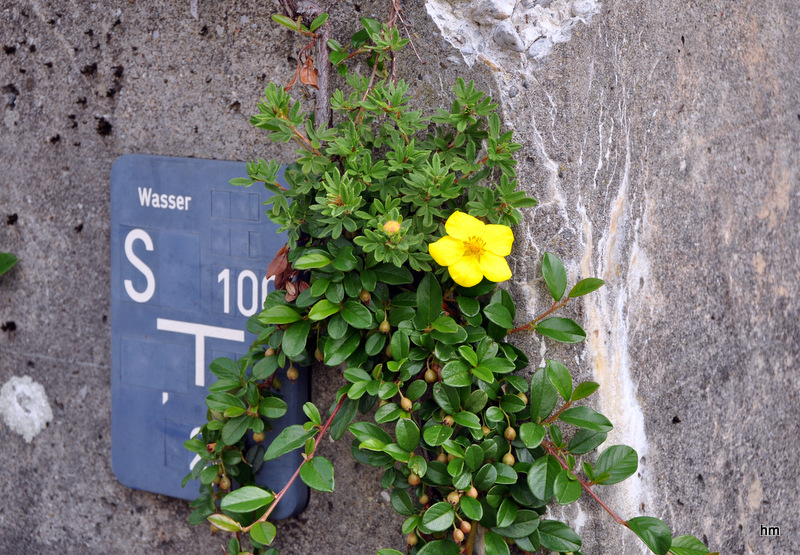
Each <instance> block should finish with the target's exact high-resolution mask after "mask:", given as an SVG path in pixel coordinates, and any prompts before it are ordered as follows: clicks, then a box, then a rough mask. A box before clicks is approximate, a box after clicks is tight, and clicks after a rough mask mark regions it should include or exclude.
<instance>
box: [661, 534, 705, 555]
mask: <svg viewBox="0 0 800 555" xmlns="http://www.w3.org/2000/svg"><path fill="white" fill-rule="evenodd" d="M669 552H670V553H673V554H674V555H705V554H706V553H708V552H709V551H708V548H707V547H706V546H705V545H704V544H703V542H701V541H700V540H698V539H697V538H695V537H694V536H689V535H685V536H676V537H674V538H672V546H671V547H670V548H669Z"/></svg>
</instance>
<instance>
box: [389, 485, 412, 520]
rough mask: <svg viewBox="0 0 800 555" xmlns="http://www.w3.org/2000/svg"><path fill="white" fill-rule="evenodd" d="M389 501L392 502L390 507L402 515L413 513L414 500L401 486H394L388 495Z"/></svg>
mask: <svg viewBox="0 0 800 555" xmlns="http://www.w3.org/2000/svg"><path fill="white" fill-rule="evenodd" d="M389 501H390V502H391V503H392V508H394V510H395V511H397V512H398V514H401V515H403V516H411V515H413V514H414V502H413V501H412V500H411V496H410V495H408V492H407V491H406V490H404V489H401V488H394V489H393V490H392V493H391V494H390V495H389Z"/></svg>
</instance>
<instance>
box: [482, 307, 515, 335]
mask: <svg viewBox="0 0 800 555" xmlns="http://www.w3.org/2000/svg"><path fill="white" fill-rule="evenodd" d="M483 313H484V314H485V315H486V317H487V318H488V319H489V321H490V322H492V323H494V324H497V325H498V326H500V327H501V328H504V329H507V330H510V329H511V328H513V327H514V319H513V318H512V317H511V313H510V312H509V311H508V309H507V308H506V307H504V306H503V305H502V304H500V303H492V304H490V305H487V306H486V308H484V309H483Z"/></svg>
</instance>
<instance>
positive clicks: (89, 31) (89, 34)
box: [83, 29, 94, 37]
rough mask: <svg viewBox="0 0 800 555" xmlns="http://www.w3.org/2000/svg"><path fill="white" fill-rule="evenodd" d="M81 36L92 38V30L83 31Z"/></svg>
mask: <svg viewBox="0 0 800 555" xmlns="http://www.w3.org/2000/svg"><path fill="white" fill-rule="evenodd" d="M83 34H84V35H87V36H89V37H93V36H94V30H93V29H89V30H88V31H84V32H83Z"/></svg>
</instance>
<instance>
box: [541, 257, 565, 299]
mask: <svg viewBox="0 0 800 555" xmlns="http://www.w3.org/2000/svg"><path fill="white" fill-rule="evenodd" d="M542 276H543V277H544V281H545V283H546V284H547V288H548V289H549V290H550V295H552V297H553V300H554V301H556V302H558V301H560V300H561V297H563V296H564V291H565V290H566V288H567V270H566V268H564V264H563V263H562V262H561V260H560V259H559V258H558V257H557V256H556V255H554V254H552V253H549V252H546V253H544V257H543V258H542Z"/></svg>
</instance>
